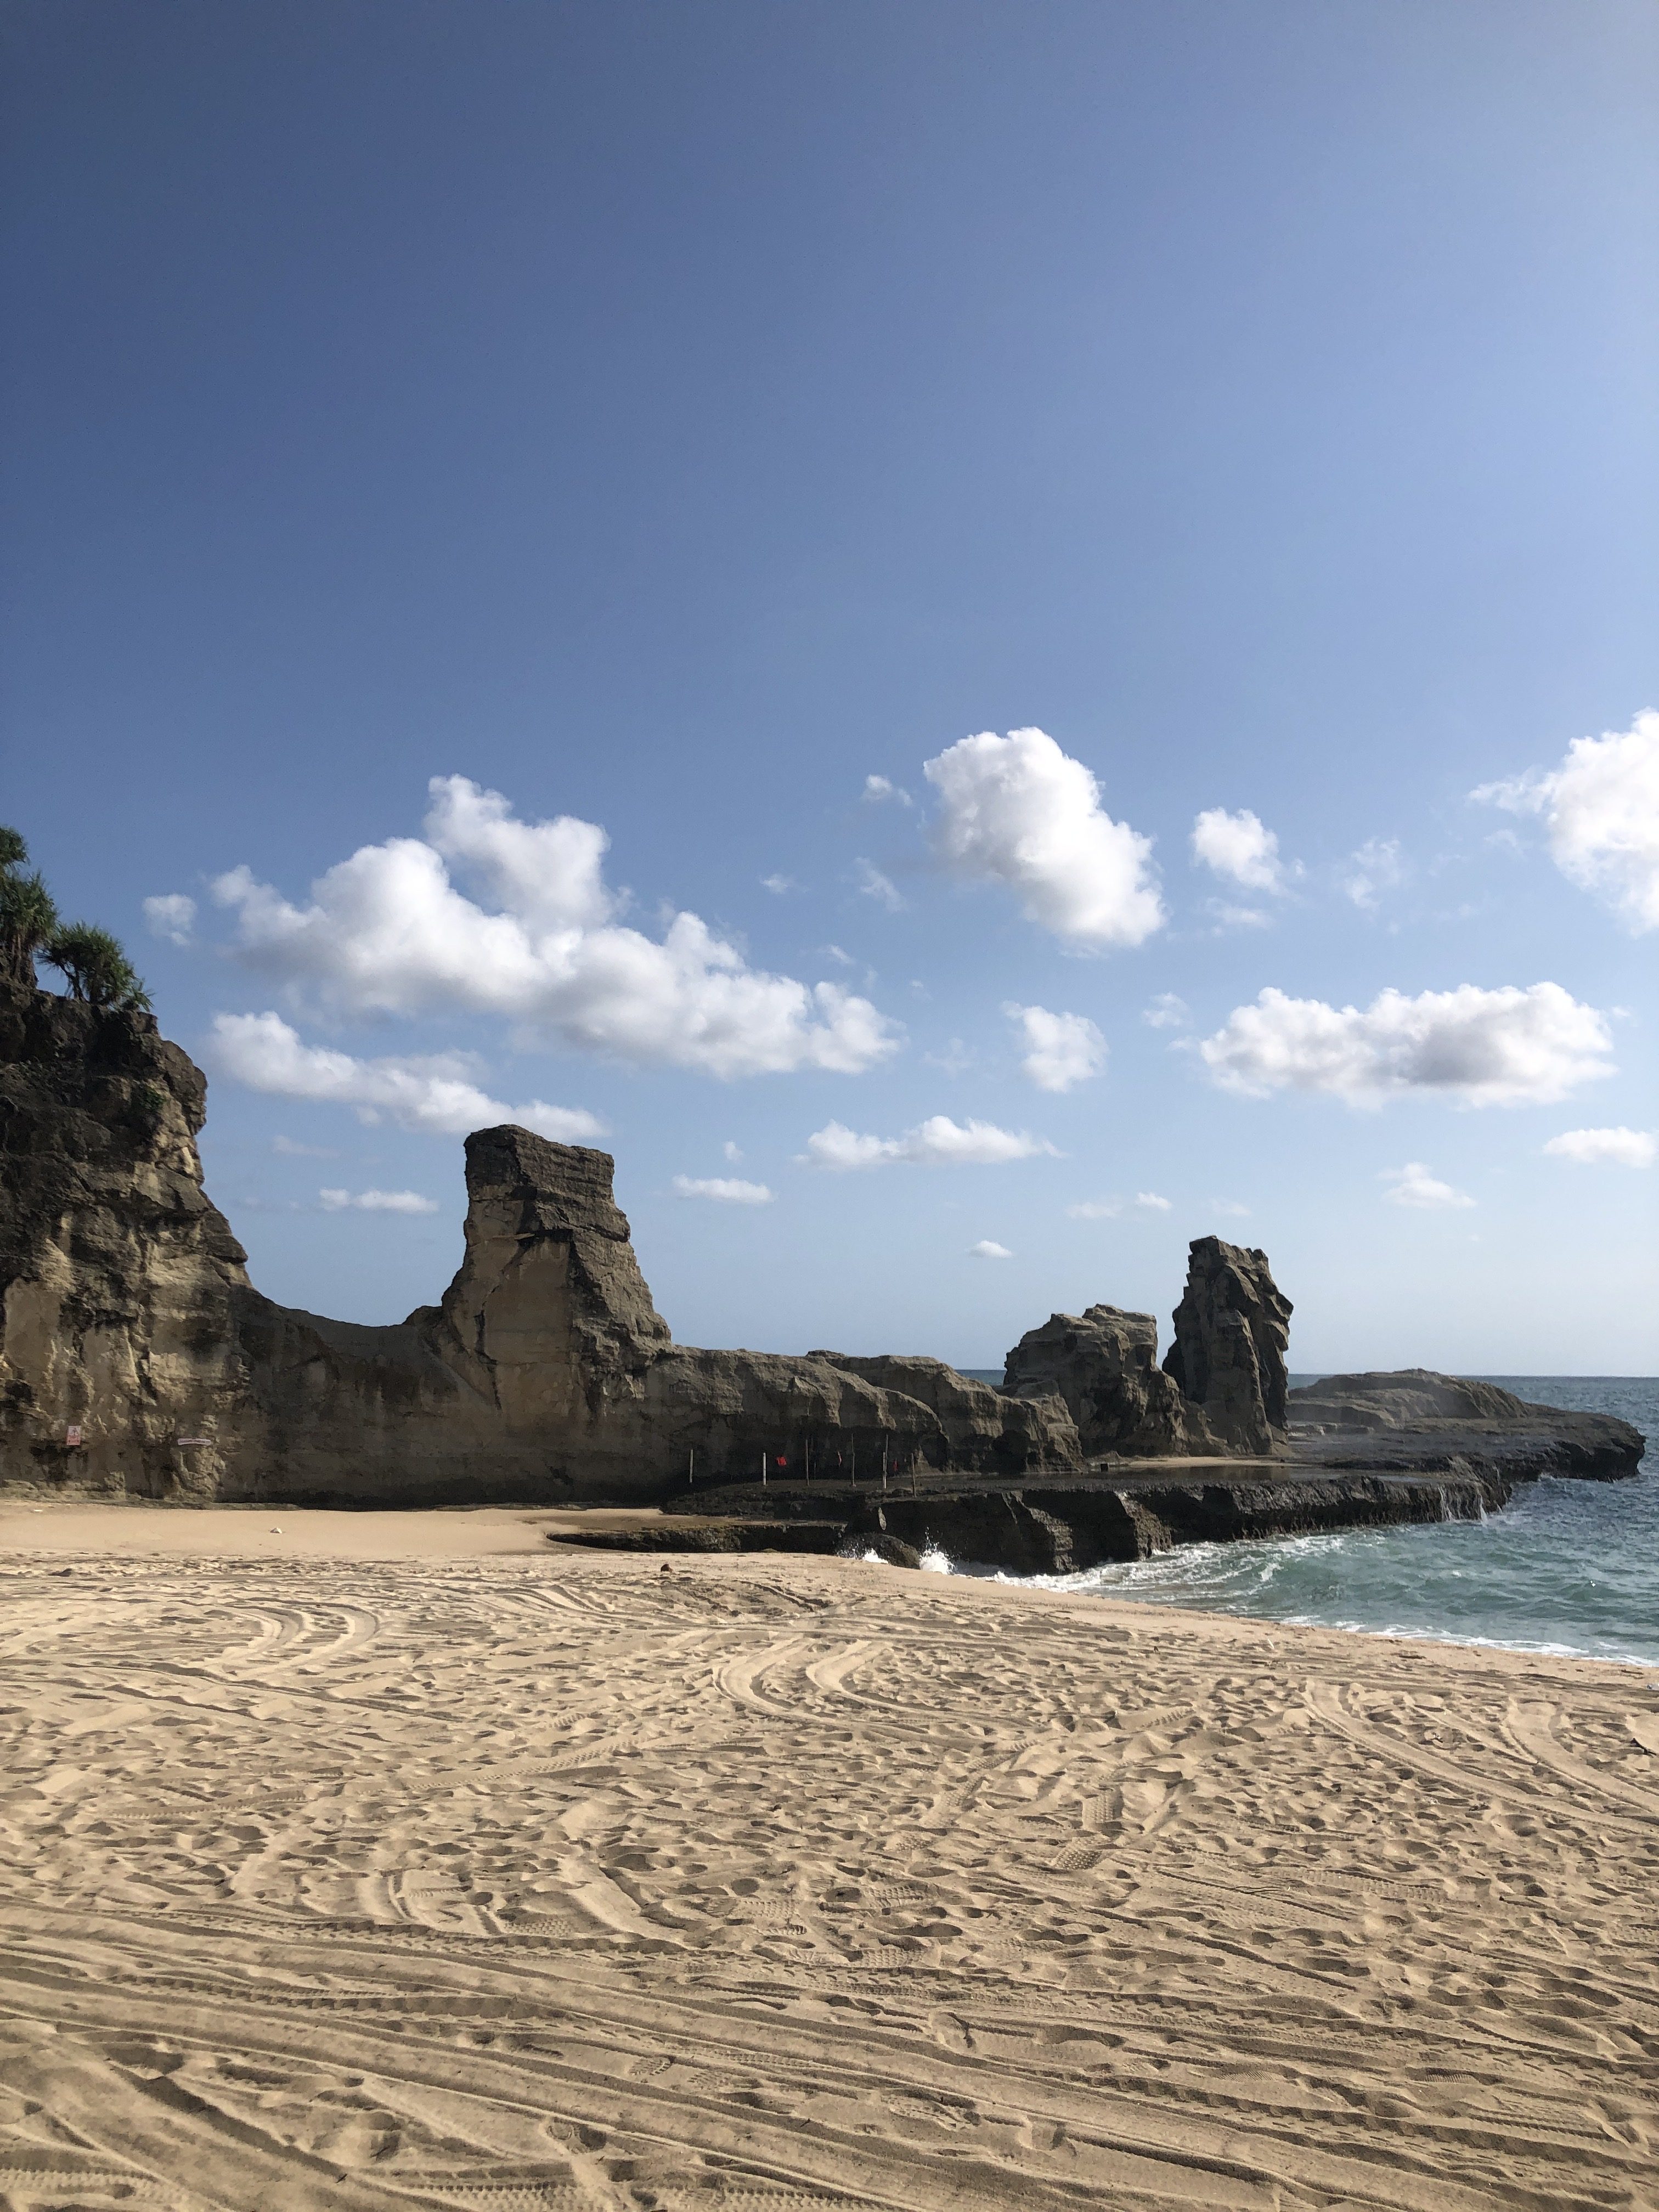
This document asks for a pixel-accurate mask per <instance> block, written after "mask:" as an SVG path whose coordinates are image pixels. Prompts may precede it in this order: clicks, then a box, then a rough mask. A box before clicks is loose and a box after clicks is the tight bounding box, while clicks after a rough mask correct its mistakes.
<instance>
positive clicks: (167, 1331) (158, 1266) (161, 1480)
mask: <svg viewBox="0 0 1659 2212" xmlns="http://www.w3.org/2000/svg"><path fill="white" fill-rule="evenodd" d="M205 1096H206V1085H205V1081H204V1078H203V1077H202V1075H201V1073H200V1072H199V1070H197V1068H196V1067H195V1066H192V1064H191V1061H190V1060H189V1059H188V1058H187V1057H186V1056H185V1054H183V1053H182V1052H180V1051H179V1048H177V1047H176V1046H174V1045H171V1044H168V1043H167V1042H165V1041H164V1040H162V1039H161V1036H159V1035H158V1034H157V1031H156V1028H155V1022H154V1020H153V1019H152V1018H150V1017H149V1016H147V1015H143V1014H115V1013H106V1014H100V1013H98V1012H94V1010H92V1009H90V1008H88V1007H85V1006H74V1005H71V1004H70V1003H69V1002H67V1001H65V1000H59V999H55V998H52V997H51V996H49V995H47V994H44V993H41V992H36V991H3V992H0V1162H3V1194H0V1195H3V1203H0V1267H3V1277H0V1280H3V1285H4V1297H5V1305H4V1334H3V1339H0V1472H3V1479H5V1480H10V1481H14V1482H15V1481H23V1482H27V1483H39V1484H46V1485H52V1486H58V1485H67V1486H72V1487H74V1488H76V1489H81V1490H92V1491H98V1490H117V1491H126V1492H137V1493H141V1494H144V1495H150V1496H175V1497H191V1496H193V1497H197V1498H286V1499H289V1500H294V1501H304V1500H307V1499H309V1500H314V1501H317V1502H335V1503H347V1502H349V1503H360V1504H368V1503H373V1502H382V1503H387V1504H392V1503H396V1504H422V1503H425V1504H429V1503H438V1502H459V1501H462V1500H469V1499H470V1500H477V1499H480V1498H496V1499H526V1500H532V1501H544V1502H568V1501H572V1500H577V1499H584V1498H617V1499H627V1498H639V1499H644V1498H658V1497H661V1496H663V1495H665V1494H667V1493H668V1492H670V1491H671V1490H672V1489H674V1488H675V1487H677V1486H680V1485H684V1484H686V1483H687V1482H688V1481H689V1480H690V1477H691V1476H692V1475H693V1474H694V1473H695V1474H696V1476H697V1477H698V1478H699V1479H700V1480H702V1481H704V1482H705V1483H706V1482H708V1481H710V1480H726V1481H731V1480H743V1479H756V1480H757V1479H758V1477H759V1474H760V1471H761V1468H762V1465H763V1462H765V1463H766V1464H767V1465H768V1466H769V1468H771V1469H772V1470H774V1472H775V1475H777V1476H779V1477H787V1476H790V1475H793V1474H799V1472H800V1471H801V1470H802V1469H803V1468H805V1469H811V1468H812V1467H813V1465H814V1462H816V1465H817V1472H818V1473H819V1474H821V1475H828V1474H835V1473H842V1474H845V1473H848V1472H849V1471H853V1470H856V1469H857V1468H859V1467H860V1465H861V1466H862V1467H863V1468H864V1469H865V1470H866V1473H870V1474H873V1473H875V1472H877V1471H878V1469H879V1468H882V1467H883V1466H884V1465H885V1466H886V1467H888V1468H890V1470H891V1471H892V1472H893V1473H894V1474H898V1473H899V1472H901V1471H903V1470H908V1469H913V1468H919V1467H921V1468H943V1467H945V1466H951V1467H956V1468H963V1469H964V1470H968V1471H971V1472H975V1473H983V1474H1000V1475H1013V1474H1023V1473H1024V1472H1026V1471H1028V1470H1037V1469H1043V1468H1049V1469H1066V1468H1075V1467H1077V1466H1078V1465H1079V1462H1080V1457H1081V1454H1080V1448H1079V1442H1078V1437H1077V1433H1076V1430H1075V1428H1074V1426H1073V1422H1072V1420H1071V1418H1070V1416H1069V1414H1068V1413H1067V1412H1066V1407H1064V1405H1062V1404H1061V1403H1060V1402H1059V1401H1057V1400H1055V1401H1048V1402H1046V1403H1043V1402H1027V1401H1008V1400H1006V1399H1004V1398H1002V1397H1001V1396H1000V1395H999V1394H998V1393H997V1392H995V1391H994V1390H989V1389H986V1388H985V1387H984V1386H983V1385H981V1384H978V1383H971V1382H969V1381H968V1380H967V1379H966V1378H965V1377H963V1376H958V1375H956V1374H955V1373H954V1372H953V1370H951V1369H949V1368H947V1367H945V1365H944V1364H942V1363H941V1362H939V1361H934V1360H902V1359H890V1360H862V1359H856V1358H846V1357H843V1356H842V1355H839V1354H835V1353H818V1354H813V1355H811V1356H809V1357H808V1358H785V1357H782V1356H780V1355H775V1354H770V1353H765V1352H705V1351H697V1350H695V1349H692V1348H690V1347H689V1346H682V1345H676V1344H675V1343H674V1342H673V1340H672V1338H671V1334H670V1332H669V1329H668V1326H667V1323H666V1322H665V1321H664V1320H663V1319H662V1317H661V1316H660V1315H659V1313H658V1312H657V1311H656V1309H655V1307H654V1306H653V1304H652V1301H651V1294H650V1291H649V1290H648V1289H647V1285H646V1282H645V1279H644V1277H643V1276H642V1275H641V1272H640V1269H639V1265H638V1262H637V1261H636V1260H635V1255H634V1250H633V1246H632V1243H631V1242H630V1240H629V1228H628V1223H627V1220H626V1218H625V1217H624V1216H623V1213H622V1212H620V1210H619V1209H618V1207H617V1204H616V1200H615V1198H614V1196H613V1194H612V1190H611V1160H610V1158H609V1157H608V1156H607V1155H606V1154H605V1153H603V1152H592V1151H588V1150H586V1149H584V1148H582V1147H580V1146H568V1145H554V1144H550V1143H548V1142H547V1141H546V1140H545V1139H543V1138H540V1137H537V1136H533V1135H532V1134H531V1133H529V1132H528V1131H527V1130H523V1129H515V1128H510V1127H509V1128H499V1129H485V1130H480V1131H478V1132H477V1133H475V1134H474V1135H473V1136H471V1137H470V1138H469V1139H468V1140H467V1146H466V1174H467V1198H468V1211H467V1222H466V1250H465V1257H464V1259H463V1261H462V1264H461V1267H460V1268H459V1272H458V1273H457V1274H456V1276H455V1278H454V1280H453V1282H452V1283H451V1285H450V1286H449V1288H448V1290H447V1291H446V1292H445V1294H444V1297H443V1299H442V1301H441V1303H440V1304H438V1305H436V1306H428V1307H421V1308H419V1309H417V1310H416V1311H415V1312H414V1313H412V1314H410V1316H409V1317H408V1319H407V1320H406V1321H404V1322H399V1323H397V1324H395V1325H393V1326H391V1327H388V1328H363V1327H360V1326H358V1325H357V1324H356V1323H353V1322H337V1321H330V1320H327V1319H325V1317H323V1316H320V1315H317V1314H309V1313H303V1312H300V1311H296V1310H292V1309H290V1308H287V1307H283V1306H279V1305H276V1304H273V1302H272V1301H271V1300H270V1299H268V1298H265V1297H262V1296H261V1295H260V1293H259V1292H258V1291H256V1290H254V1289H253V1288H252V1285H250V1284H249V1282H248V1279H247V1274H246V1255H245V1253H244V1252H243V1250H242V1248H241V1246H240V1244H238V1243H237V1242H236V1240H235V1238H234V1237H233V1236H232V1235H231V1232H230V1230H229V1227H228V1224H227V1223H226V1221H225V1220H224V1218H223V1216H222V1214H220V1213H219V1212H217V1211H216V1208H215V1207H213V1206H211V1205H210V1203H209V1201H208V1200H207V1197H206V1195H205V1194H204V1191H203V1188H202V1176H201V1165H200V1162H199V1159H198V1158H197V1152H196V1146H195V1137H196V1133H197V1130H198V1129H199V1128H200V1127H201V1124H202V1119H203V1113H204V1103H205Z"/></svg>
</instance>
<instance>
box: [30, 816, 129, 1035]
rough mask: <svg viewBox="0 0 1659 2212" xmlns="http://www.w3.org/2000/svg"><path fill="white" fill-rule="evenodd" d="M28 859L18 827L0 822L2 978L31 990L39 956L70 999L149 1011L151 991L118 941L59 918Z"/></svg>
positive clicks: (88, 926)
mask: <svg viewBox="0 0 1659 2212" xmlns="http://www.w3.org/2000/svg"><path fill="white" fill-rule="evenodd" d="M28 857H29V848H28V847H27V844H25V842H23V839H22V837H21V835H20V834H19V833H18V831H16V830H15V829H10V828H9V827H8V826H7V824H5V823H0V978H3V979H4V980H5V981H7V982H9V983H13V984H21V985H22V986H24V987H27V988H28V989H31V990H32V989H33V988H34V987H35V975H34V963H35V962H36V960H37V959H41V960H45V961H46V963H47V965H48V966H49V967H52V968H56V969H58V972H59V974H60V975H62V976H63V978H64V981H65V982H66V983H67V984H68V985H69V987H70V997H71V998H76V999H81V1000H85V1002H86V1003H87V1004H88V1006H105V1007H115V1008H119V1009H122V1010H124V1011H125V1010H131V1009H135V1008H143V1009H145V1010H148V1008H149V994H148V993H147V992H146V991H145V989H144V986H143V981H141V980H140V978H139V976H138V975H137V971H136V970H135V969H134V968H133V965H132V963H131V961H130V960H129V959H128V958H127V956H126V954H125V952H124V951H122V950H121V946H120V945H119V943H118V940H117V939H115V938H113V937H112V936H111V935H110V933H109V932H108V930H106V929H100V928H98V927H95V925H94V924H93V923H91V922H88V921H72V922H68V923H65V922H63V921H59V920H58V908H57V907H56V905H55V904H54V903H53V902H52V893H51V892H50V891H49V890H47V889H46V884H45V883H44V882H43V881H42V880H41V878H40V876H39V875H33V874H32V875H25V874H24V872H23V870H24V867H25V866H26V864H27V860H28Z"/></svg>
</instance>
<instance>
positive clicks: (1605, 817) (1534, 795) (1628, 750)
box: [1470, 709, 1659, 933]
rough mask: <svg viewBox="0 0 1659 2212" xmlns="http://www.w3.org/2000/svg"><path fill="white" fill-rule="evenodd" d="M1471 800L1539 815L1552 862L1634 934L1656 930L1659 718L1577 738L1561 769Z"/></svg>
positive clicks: (1642, 717) (1488, 789) (1649, 716)
mask: <svg viewBox="0 0 1659 2212" xmlns="http://www.w3.org/2000/svg"><path fill="white" fill-rule="evenodd" d="M1470 796H1471V797H1472V798H1474V799H1481V800H1484V801H1486V803H1487V804H1488V805H1493V806H1502V807H1505V808H1507V809H1508V810H1509V811H1510V813H1512V814H1540V815H1541V816H1542V817H1543V818H1544V822H1545V825H1546V828H1547V830H1548V833H1549V841H1550V857H1551V858H1552V859H1553V860H1554V862H1555V865H1556V866H1557V867H1558V868H1559V869H1560V871H1561V872H1562V874H1563V875H1564V876H1566V877H1567V878H1569V879H1570V880H1571V882H1573V883H1575V884H1577V885H1578V886H1579V888H1580V889H1581V890H1587V891H1594V892H1595V893H1596V894H1597V896H1600V897H1601V898H1602V899H1604V900H1605V901H1606V902H1607V904H1608V905H1609V906H1611V907H1612V908H1613V909H1614V911H1615V912H1616V913H1618V914H1620V915H1623V917H1624V919H1625V921H1626V923H1627V924H1628V925H1629V927H1631V928H1632V930H1635V931H1637V932H1638V933H1640V932H1641V931H1644V930H1649V929H1659V714H1656V713H1655V712H1653V711H1652V710H1651V709H1650V710H1649V711H1648V712H1647V713H1645V714H1638V716H1637V717H1636V720H1635V721H1634V722H1633V723H1632V725H1631V726H1630V728H1629V729H1628V730H1624V731H1609V732H1607V734H1606V735H1605V736H1604V737H1600V738H1575V739H1574V740H1573V742H1572V744H1570V745H1569V746H1568V747H1567V750H1566V753H1565V757H1563V759H1562V762H1561V764H1560V766H1559V768H1556V769H1551V770H1550V771H1549V772H1548V773H1547V774H1542V775H1541V774H1540V773H1539V772H1538V771H1537V770H1535V769H1534V770H1533V771H1532V772H1531V773H1529V774H1528V775H1521V776H1515V777H1511V778H1510V779H1509V780H1508V781H1504V782H1501V783H1483V784H1482V785H1481V786H1480V789H1479V790H1478V791H1475V792H1473V793H1471V794H1470Z"/></svg>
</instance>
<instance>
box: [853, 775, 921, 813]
mask: <svg viewBox="0 0 1659 2212" xmlns="http://www.w3.org/2000/svg"><path fill="white" fill-rule="evenodd" d="M864 803H865V805H866V806H884V805H888V804H889V803H891V804H892V805H897V806H914V805H915V800H914V799H912V798H911V796H910V794H909V793H908V791H906V790H905V788H904V787H903V785H902V784H898V783H895V782H893V781H892V780H891V779H890V777H888V776H884V775H866V777H865V779H864Z"/></svg>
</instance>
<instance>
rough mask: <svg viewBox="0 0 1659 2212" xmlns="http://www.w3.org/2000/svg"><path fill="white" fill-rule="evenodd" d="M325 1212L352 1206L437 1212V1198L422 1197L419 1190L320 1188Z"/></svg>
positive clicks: (366, 1209)
mask: <svg viewBox="0 0 1659 2212" xmlns="http://www.w3.org/2000/svg"><path fill="white" fill-rule="evenodd" d="M317 1195H318V1197H319V1199H320V1200H322V1203H323V1211H324V1212H325V1213H342V1212H345V1210H346V1209H347V1208H348V1207H351V1208H352V1209H354V1210H355V1211H356V1212H359V1213H435V1212H437V1211H438V1201H437V1200H436V1199H435V1198H422V1196H421V1194H420V1192H419V1191H418V1190H358V1191H350V1190H319V1192H318V1194H317Z"/></svg>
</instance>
